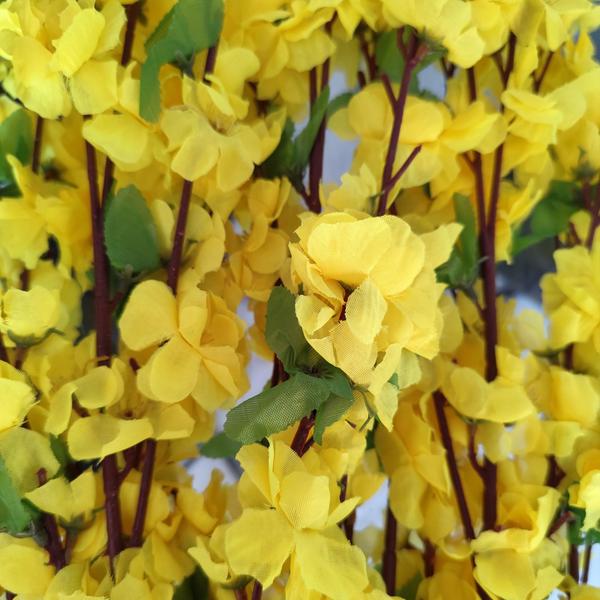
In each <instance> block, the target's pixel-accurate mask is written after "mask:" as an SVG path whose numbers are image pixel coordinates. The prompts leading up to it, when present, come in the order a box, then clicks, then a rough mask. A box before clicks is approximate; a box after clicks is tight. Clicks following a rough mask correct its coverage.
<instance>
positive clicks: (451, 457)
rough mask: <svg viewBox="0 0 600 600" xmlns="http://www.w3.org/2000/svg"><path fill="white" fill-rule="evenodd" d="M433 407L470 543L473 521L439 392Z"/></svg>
mask: <svg viewBox="0 0 600 600" xmlns="http://www.w3.org/2000/svg"><path fill="white" fill-rule="evenodd" d="M433 405H434V407H435V414H436V416H437V421H438V426H439V428H440V436H441V438H442V444H443V446H444V449H445V450H446V464H447V465H448V471H449V473H450V480H451V481H452V487H453V488H454V495H455V496H456V503H457V504H458V512H459V513H460V519H461V521H462V524H463V528H464V530H465V537H466V538H467V539H468V540H469V541H472V540H474V539H475V529H474V528H473V521H472V519H471V514H470V513H469V506H468V505H467V497H466V495H465V490H464V487H463V484H462V480H461V478H460V472H459V470H458V464H457V462H456V454H455V452H454V446H453V444H452V437H451V435H450V428H449V427H448V420H447V419H446V413H445V412H444V406H445V405H446V398H445V397H444V395H443V394H442V393H441V392H439V391H438V392H434V394H433Z"/></svg>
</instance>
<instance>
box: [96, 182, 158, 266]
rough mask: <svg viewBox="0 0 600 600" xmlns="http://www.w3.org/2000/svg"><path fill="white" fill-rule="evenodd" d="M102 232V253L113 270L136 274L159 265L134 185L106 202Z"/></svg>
mask: <svg viewBox="0 0 600 600" xmlns="http://www.w3.org/2000/svg"><path fill="white" fill-rule="evenodd" d="M104 228H105V243H106V252H107V254H108V258H109V260H110V264H111V265H112V266H113V267H114V268H115V269H117V270H119V271H126V272H129V273H131V272H135V273H139V272H142V271H151V270H153V269H156V268H157V267H158V266H159V265H160V254H159V250H158V236H157V233H156V226H155V224H154V220H153V219H152V214H151V213H150V210H149V209H148V206H147V204H146V201H145V200H144V198H143V196H142V194H141V193H140V191H139V190H138V189H137V188H136V187H135V186H134V185H130V186H128V187H126V188H123V189H121V190H119V191H118V192H117V194H116V195H115V196H114V197H113V198H112V199H111V200H110V203H109V205H108V207H107V210H106V216H105V223H104Z"/></svg>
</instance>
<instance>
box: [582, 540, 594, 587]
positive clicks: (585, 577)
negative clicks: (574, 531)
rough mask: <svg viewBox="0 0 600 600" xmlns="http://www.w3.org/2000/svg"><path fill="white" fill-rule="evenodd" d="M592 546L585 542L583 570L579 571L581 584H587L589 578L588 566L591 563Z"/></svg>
mask: <svg viewBox="0 0 600 600" xmlns="http://www.w3.org/2000/svg"><path fill="white" fill-rule="evenodd" d="M592 547H593V544H592V542H590V541H589V540H586V542H585V552H584V555H583V570H582V571H581V583H583V584H587V582H588V580H589V578H590V566H591V563H592Z"/></svg>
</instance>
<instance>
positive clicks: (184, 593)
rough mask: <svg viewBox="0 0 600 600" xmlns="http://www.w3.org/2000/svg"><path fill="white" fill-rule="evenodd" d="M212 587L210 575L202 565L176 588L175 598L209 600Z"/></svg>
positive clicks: (181, 599)
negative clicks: (210, 585) (207, 575)
mask: <svg viewBox="0 0 600 600" xmlns="http://www.w3.org/2000/svg"><path fill="white" fill-rule="evenodd" d="M209 592H210V587H209V583H208V577H206V574H205V573H204V571H203V570H202V569H201V568H200V567H196V569H195V571H194V572H193V573H192V574H191V575H190V576H189V577H186V578H185V579H184V580H183V581H182V582H181V583H180V584H179V585H178V586H177V588H176V589H175V593H174V594H173V600H208V598H209Z"/></svg>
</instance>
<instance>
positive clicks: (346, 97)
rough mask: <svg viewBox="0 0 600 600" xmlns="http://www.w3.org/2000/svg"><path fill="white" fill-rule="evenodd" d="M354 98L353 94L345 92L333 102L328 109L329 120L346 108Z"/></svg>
mask: <svg viewBox="0 0 600 600" xmlns="http://www.w3.org/2000/svg"><path fill="white" fill-rule="evenodd" d="M353 96H354V93H353V92H344V93H343V94H340V95H339V96H336V97H335V98H333V100H331V102H330V103H329V106H328V107H327V118H328V119H330V118H331V117H332V116H333V115H335V113H336V112H337V111H338V110H341V109H342V108H346V106H348V104H349V103H350V100H352V98H353Z"/></svg>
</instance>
